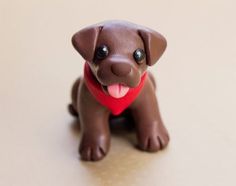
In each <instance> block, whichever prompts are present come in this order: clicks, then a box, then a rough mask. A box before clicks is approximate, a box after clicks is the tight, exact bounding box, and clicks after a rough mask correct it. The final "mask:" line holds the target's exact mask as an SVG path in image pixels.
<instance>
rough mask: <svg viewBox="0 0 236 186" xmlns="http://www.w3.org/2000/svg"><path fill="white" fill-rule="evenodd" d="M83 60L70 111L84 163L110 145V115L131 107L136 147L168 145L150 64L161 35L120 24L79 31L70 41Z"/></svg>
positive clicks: (100, 155) (161, 42)
mask: <svg viewBox="0 0 236 186" xmlns="http://www.w3.org/2000/svg"><path fill="white" fill-rule="evenodd" d="M72 43H73V45H74V47H75V49H76V50H77V51H78V52H79V53H80V54H81V55H82V57H83V58H84V59H85V60H86V64H85V70H84V77H83V78H79V79H78V80H77V81H76V82H75V83H74V85H73V88H72V104H71V105H70V107H69V108H70V111H71V113H72V114H74V115H79V120H80V124H81V129H82V139H81V143H80V148H79V152H80V155H81V158H82V159H83V160H88V161H96V160H100V159H102V158H103V157H104V156H105V155H106V154H107V152H108V150H109V146H110V130H109V123H108V121H109V117H110V115H119V114H121V113H122V112H123V111H125V110H127V109H129V110H130V112H131V114H132V116H133V119H134V122H135V128H136V132H137V139H138V147H139V148H140V149H141V150H144V151H149V152H155V151H158V150H160V149H162V148H164V147H165V146H167V144H168V142H169V135H168V132H167V130H166V128H165V127H164V125H163V122H162V119H161V116H160V113H159V109H158V103H157V99H156V96H155V82H154V78H153V76H152V75H151V74H150V73H149V72H147V67H148V66H151V65H153V64H154V63H155V62H156V61H157V60H158V59H159V58H160V57H161V55H162V53H163V52H164V50H165V48H166V40H165V39H164V37H163V36H162V35H160V34H159V33H157V32H155V31H153V30H151V29H148V28H145V27H142V26H138V25H135V24H132V23H128V22H124V21H109V22H104V23H100V24H97V25H93V26H90V27H87V28H84V29H82V30H81V31H79V32H77V33H76V34H75V35H74V36H73V37H72Z"/></svg>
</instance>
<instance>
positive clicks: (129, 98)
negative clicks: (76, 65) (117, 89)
mask: <svg viewBox="0 0 236 186" xmlns="http://www.w3.org/2000/svg"><path fill="white" fill-rule="evenodd" d="M146 77H147V73H146V72H145V73H144V74H143V76H142V78H141V82H140V83H139V85H138V86H137V87H135V88H130V89H129V91H128V93H127V94H126V95H125V96H124V97H121V98H114V97H112V96H110V95H107V94H105V93H104V92H103V90H102V87H101V84H100V83H98V82H97V80H96V79H95V78H94V76H93V74H92V72H91V70H90V67H89V65H88V64H87V63H85V65H84V79H85V83H86V85H87V87H88V89H89V91H90V93H91V94H92V95H93V96H94V97H95V98H96V100H97V101H98V102H99V103H100V104H102V105H104V106H105V107H107V108H108V109H109V110H110V111H111V112H112V114H113V115H119V114H120V113H121V112H123V111H124V110H125V109H126V108H127V107H128V106H129V105H130V104H131V103H132V102H133V101H134V100H135V98H137V96H138V95H139V93H140V91H141V90H142V88H143V86H144V83H145V79H146Z"/></svg>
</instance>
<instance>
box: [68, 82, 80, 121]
mask: <svg viewBox="0 0 236 186" xmlns="http://www.w3.org/2000/svg"><path fill="white" fill-rule="evenodd" d="M80 81H81V78H78V79H77V80H76V81H75V83H74V84H73V86H72V90H71V100H72V103H71V104H69V105H68V111H69V113H70V114H71V115H72V116H75V117H78V116H79V114H78V110H77V106H76V104H77V96H78V89H79V84H80Z"/></svg>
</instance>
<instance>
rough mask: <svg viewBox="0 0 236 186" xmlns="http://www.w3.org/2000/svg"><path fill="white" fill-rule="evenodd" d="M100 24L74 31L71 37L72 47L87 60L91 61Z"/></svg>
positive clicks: (100, 27)
mask: <svg viewBox="0 0 236 186" xmlns="http://www.w3.org/2000/svg"><path fill="white" fill-rule="evenodd" d="M101 29H102V26H98V25H95V26H90V27H86V28H84V29H82V30H80V31H78V32H77V33H75V34H74V35H73V37H72V39H71V41H72V44H73V46H74V48H75V49H76V50H77V51H78V52H79V53H80V55H81V56H82V57H83V58H84V59H85V60H87V61H90V62H91V61H92V60H93V56H94V52H95V47H96V43H97V38H98V35H99V32H100V30H101Z"/></svg>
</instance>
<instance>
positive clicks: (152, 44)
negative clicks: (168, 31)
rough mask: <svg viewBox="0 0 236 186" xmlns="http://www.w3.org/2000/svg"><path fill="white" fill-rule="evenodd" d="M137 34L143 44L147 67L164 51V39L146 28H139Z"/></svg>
mask: <svg viewBox="0 0 236 186" xmlns="http://www.w3.org/2000/svg"><path fill="white" fill-rule="evenodd" d="M138 33H139V35H140V37H141V38H142V40H143V43H144V47H145V52H146V61H147V65H149V66H151V65H154V64H155V63H156V62H157V60H158V59H159V58H160V57H161V55H162V54H163V53H164V51H165V49H166V46H167V42H166V39H165V38H164V37H163V36H162V35H161V34H159V33H158V32H156V31H154V30H151V29H148V28H141V29H139V30H138Z"/></svg>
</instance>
